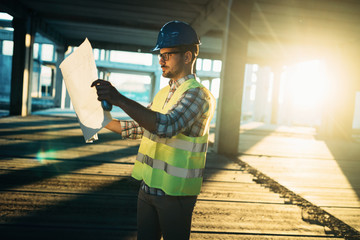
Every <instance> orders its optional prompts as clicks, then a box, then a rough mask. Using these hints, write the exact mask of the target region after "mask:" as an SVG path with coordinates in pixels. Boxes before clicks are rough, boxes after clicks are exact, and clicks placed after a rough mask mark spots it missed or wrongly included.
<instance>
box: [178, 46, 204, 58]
mask: <svg viewBox="0 0 360 240" xmlns="http://www.w3.org/2000/svg"><path fill="white" fill-rule="evenodd" d="M176 48H177V49H179V51H181V52H184V53H185V52H187V51H190V52H191V53H192V59H191V61H192V62H194V61H195V59H196V58H197V56H198V55H199V45H198V44H192V45H180V46H177V47H176Z"/></svg>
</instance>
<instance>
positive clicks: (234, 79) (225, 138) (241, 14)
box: [215, 0, 253, 155]
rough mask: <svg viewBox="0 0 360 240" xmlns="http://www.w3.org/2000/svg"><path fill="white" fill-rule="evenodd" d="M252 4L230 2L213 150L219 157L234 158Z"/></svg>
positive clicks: (247, 2) (248, 2)
mask: <svg viewBox="0 0 360 240" xmlns="http://www.w3.org/2000/svg"><path fill="white" fill-rule="evenodd" d="M252 8H253V1H252V0H243V1H238V0H235V1H231V0H230V1H229V5H228V17H227V27H226V33H225V37H224V47H223V52H224V58H223V69H222V72H221V74H222V77H221V87H220V97H219V99H220V102H219V108H218V117H217V123H216V125H217V126H216V136H215V146H216V149H217V151H218V152H219V153H222V154H232V155H233V154H237V153H238V145H239V132H240V118H241V103H242V95H243V85H244V74H245V64H246V59H247V48H248V39H249V32H248V29H249V25H250V17H251V12H252Z"/></svg>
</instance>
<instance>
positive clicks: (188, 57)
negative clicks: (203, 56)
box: [184, 51, 193, 64]
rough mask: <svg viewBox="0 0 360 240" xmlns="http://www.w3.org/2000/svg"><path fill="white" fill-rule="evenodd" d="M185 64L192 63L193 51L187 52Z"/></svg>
mask: <svg viewBox="0 0 360 240" xmlns="http://www.w3.org/2000/svg"><path fill="white" fill-rule="evenodd" d="M184 55H185V58H184V59H185V63H186V64H188V63H191V61H192V57H193V56H192V53H191V51H187V52H185V54H184Z"/></svg>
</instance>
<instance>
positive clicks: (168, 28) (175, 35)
mask: <svg viewBox="0 0 360 240" xmlns="http://www.w3.org/2000/svg"><path fill="white" fill-rule="evenodd" d="M193 44H199V45H200V40H199V38H198V36H197V34H196V32H195V30H194V29H193V28H192V27H191V26H190V25H189V24H187V23H185V22H181V21H171V22H168V23H166V24H165V25H164V26H163V27H162V28H161V29H160V32H159V35H158V39H157V43H156V46H155V47H154V48H153V49H152V50H153V51H158V50H160V49H161V48H168V47H176V46H181V45H193Z"/></svg>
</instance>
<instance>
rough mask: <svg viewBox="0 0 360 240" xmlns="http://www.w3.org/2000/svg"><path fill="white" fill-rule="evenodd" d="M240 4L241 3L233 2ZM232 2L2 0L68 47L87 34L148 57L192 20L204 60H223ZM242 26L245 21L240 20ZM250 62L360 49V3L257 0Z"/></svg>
mask: <svg viewBox="0 0 360 240" xmlns="http://www.w3.org/2000/svg"><path fill="white" fill-rule="evenodd" d="M233 1H238V0H233ZM227 6H228V0H171V1H169V0H157V1H149V0H101V1H99V0H1V2H0V7H1V9H0V10H1V11H5V12H8V13H9V14H11V15H13V16H15V17H16V16H17V17H21V16H23V15H26V14H32V15H33V16H36V18H37V19H39V20H40V22H41V24H42V26H43V27H42V28H41V30H42V31H43V32H45V33H46V34H49V36H52V37H53V38H54V39H57V40H59V41H64V42H66V44H69V45H78V44H80V43H81V42H82V41H83V40H84V38H85V37H87V38H88V39H89V40H90V41H91V42H92V44H93V45H94V47H98V48H107V49H121V50H131V51H142V52H148V51H149V50H150V49H151V48H152V47H153V46H154V45H155V42H156V39H157V34H158V31H159V29H160V28H161V26H162V25H163V24H164V23H166V22H168V21H171V20H174V19H176V20H182V21H185V22H188V23H190V24H191V25H192V26H193V27H194V28H195V29H196V30H197V32H198V33H199V35H200V38H201V41H202V46H201V54H202V57H212V58H221V54H222V39H223V34H224V29H225V26H226V24H225V22H226V16H227ZM239 24H241V22H239ZM248 32H249V34H250V41H249V48H248V54H247V55H248V56H247V59H248V62H252V63H263V62H264V63H267V62H275V61H282V62H283V61H292V60H294V59H301V58H311V57H318V56H323V55H325V54H327V53H328V52H329V49H332V48H334V47H338V46H341V45H346V44H349V43H350V44H353V43H354V42H355V43H359V44H360V1H359V0H254V6H253V9H252V14H251V23H250V26H249V27H248Z"/></svg>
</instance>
